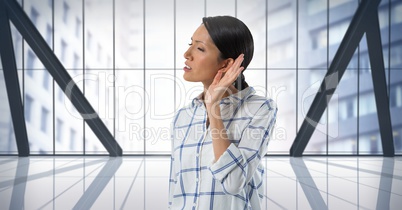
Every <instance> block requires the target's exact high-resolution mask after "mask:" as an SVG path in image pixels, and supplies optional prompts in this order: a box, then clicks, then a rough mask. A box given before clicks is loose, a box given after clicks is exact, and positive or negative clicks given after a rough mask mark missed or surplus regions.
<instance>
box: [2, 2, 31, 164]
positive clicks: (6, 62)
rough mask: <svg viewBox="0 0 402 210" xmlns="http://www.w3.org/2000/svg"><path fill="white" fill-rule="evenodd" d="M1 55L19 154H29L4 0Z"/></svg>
mask: <svg viewBox="0 0 402 210" xmlns="http://www.w3.org/2000/svg"><path fill="white" fill-rule="evenodd" d="M0 28H1V30H0V56H1V62H2V65H3V73H4V81H5V84H6V90H7V96H8V103H9V105H10V111H11V118H12V122H13V127H14V133H15V139H16V143H17V149H18V155H19V156H21V157H23V156H28V155H29V142H28V135H27V129H26V125H25V116H24V107H23V105H22V100H21V90H20V85H19V84H20V83H19V81H18V72H17V65H16V63H15V54H14V47H13V40H12V36H11V29H10V21H9V17H8V11H7V9H6V7H5V4H4V2H3V0H0Z"/></svg>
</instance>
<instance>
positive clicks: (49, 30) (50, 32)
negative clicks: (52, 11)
mask: <svg viewBox="0 0 402 210" xmlns="http://www.w3.org/2000/svg"><path fill="white" fill-rule="evenodd" d="M52 37H53V28H52V26H51V25H49V24H47V25H46V42H47V44H48V45H49V46H50V47H52V40H53V38H52Z"/></svg>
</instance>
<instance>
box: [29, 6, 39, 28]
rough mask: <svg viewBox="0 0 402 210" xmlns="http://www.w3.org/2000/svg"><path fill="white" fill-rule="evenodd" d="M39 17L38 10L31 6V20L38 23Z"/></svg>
mask: <svg viewBox="0 0 402 210" xmlns="http://www.w3.org/2000/svg"><path fill="white" fill-rule="evenodd" d="M38 17H39V13H38V11H37V10H36V9H35V8H34V7H31V15H30V18H31V21H32V23H33V24H34V25H36V23H37V22H38Z"/></svg>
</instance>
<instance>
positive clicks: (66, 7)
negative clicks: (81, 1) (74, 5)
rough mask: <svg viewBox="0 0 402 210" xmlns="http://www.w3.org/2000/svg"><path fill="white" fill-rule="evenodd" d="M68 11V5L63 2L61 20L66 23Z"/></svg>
mask: <svg viewBox="0 0 402 210" xmlns="http://www.w3.org/2000/svg"><path fill="white" fill-rule="evenodd" d="M69 12H70V6H68V4H67V3H66V2H64V3H63V22H64V23H65V24H67V21H68V13H69Z"/></svg>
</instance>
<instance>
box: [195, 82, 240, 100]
mask: <svg viewBox="0 0 402 210" xmlns="http://www.w3.org/2000/svg"><path fill="white" fill-rule="evenodd" d="M208 88H209V86H204V92H203V93H202V97H201V99H202V100H204V95H205V92H206V91H207V90H208ZM237 92H239V90H237V89H236V88H235V87H234V86H233V85H230V86H229V87H228V89H227V90H226V91H225V93H224V94H223V95H222V98H226V97H228V96H230V95H232V94H235V93H237ZM222 98H221V99H222Z"/></svg>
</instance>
